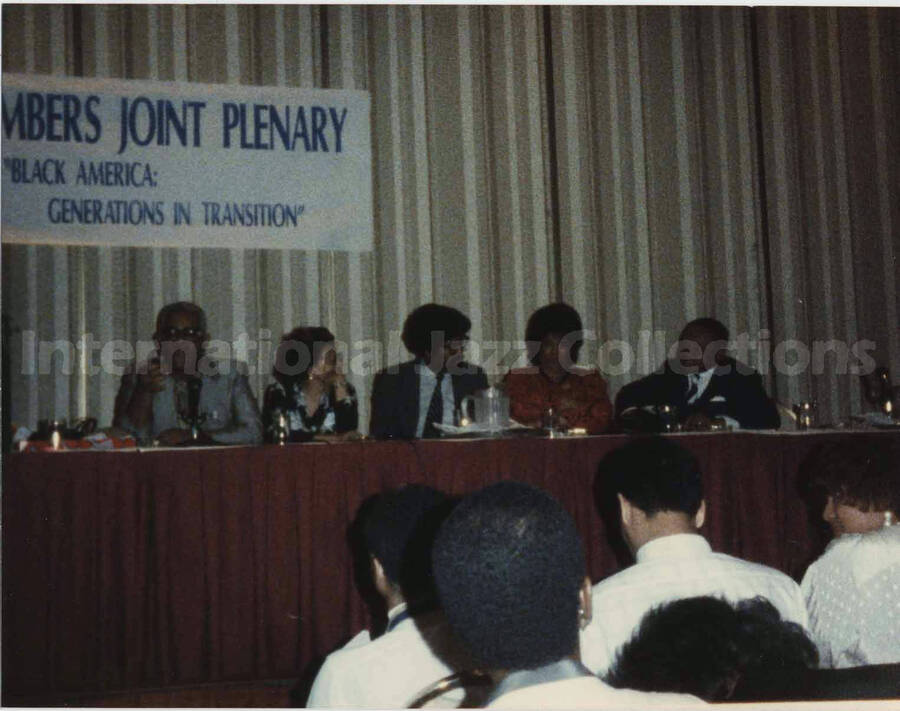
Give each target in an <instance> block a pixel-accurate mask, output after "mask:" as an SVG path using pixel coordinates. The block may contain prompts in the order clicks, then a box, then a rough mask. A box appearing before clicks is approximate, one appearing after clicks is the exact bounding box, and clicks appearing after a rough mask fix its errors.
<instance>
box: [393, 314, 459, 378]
mask: <svg viewBox="0 0 900 711" xmlns="http://www.w3.org/2000/svg"><path fill="white" fill-rule="evenodd" d="M470 328H472V322H471V321H470V320H469V317H468V316H466V315H465V314H464V313H462V312H461V311H458V310H456V309H454V308H452V307H451V306H442V305H441V304H424V305H423V306H419V307H418V308H417V309H414V310H413V311H412V312H411V313H410V314H409V316H407V317H406V320H405V321H404V322H403V333H402V335H401V337H402V339H403V345H405V346H406V348H407V350H409V352H410V353H412V354H413V355H414V356H415V357H416V358H422V359H424V360H425V361H426V362H427V363H428V365H429V367H431V369H432V370H434V371H435V372H437V371H439V370H441V369H442V368H444V367H452V366H453V365H455V364H456V363H458V362H459V361H460V360H461V359H462V356H463V351H464V350H465V347H466V342H467V341H468V339H469V329H470Z"/></svg>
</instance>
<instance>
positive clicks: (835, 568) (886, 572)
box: [801, 525, 900, 667]
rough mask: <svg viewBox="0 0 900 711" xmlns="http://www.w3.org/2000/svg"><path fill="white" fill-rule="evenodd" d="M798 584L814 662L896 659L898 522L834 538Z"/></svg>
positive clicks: (899, 642)
mask: <svg viewBox="0 0 900 711" xmlns="http://www.w3.org/2000/svg"><path fill="white" fill-rule="evenodd" d="M801 588H802V590H803V596H804V598H805V599H806V605H807V608H808V609H809V629H810V633H811V635H812V638H813V641H814V642H815V643H816V646H817V647H818V648H819V666H821V667H855V666H862V665H866V664H889V663H897V662H900V525H894V526H889V527H887V528H882V529H879V530H877V531H872V532H871V533H847V534H844V535H843V536H840V537H839V538H836V539H834V540H833V541H832V542H831V543H830V544H829V545H828V548H826V549H825V552H824V553H823V554H822V556H821V557H820V558H819V559H818V560H816V561H815V562H814V563H813V564H812V565H810V566H809V569H808V570H807V571H806V575H805V576H803V583H802V584H801Z"/></svg>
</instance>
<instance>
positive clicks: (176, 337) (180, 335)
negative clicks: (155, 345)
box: [157, 327, 203, 341]
mask: <svg viewBox="0 0 900 711" xmlns="http://www.w3.org/2000/svg"><path fill="white" fill-rule="evenodd" d="M157 337H158V338H159V339H160V340H161V341H180V340H182V339H189V340H196V339H200V338H203V331H201V330H200V329H199V328H193V327H191V328H164V329H162V331H160V332H159V333H158V334H157Z"/></svg>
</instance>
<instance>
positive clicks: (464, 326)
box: [369, 304, 488, 439]
mask: <svg viewBox="0 0 900 711" xmlns="http://www.w3.org/2000/svg"><path fill="white" fill-rule="evenodd" d="M471 327H472V322H471V321H470V320H469V318H468V317H467V316H466V315H465V314H463V313H461V312H460V311H457V310H456V309H454V308H452V307H450V306H442V305H440V304H425V305H423V306H420V307H418V308H417V309H415V310H414V311H412V313H410V314H409V316H407V317H406V321H405V322H404V323H403V334H402V339H403V344H404V345H405V346H406V348H407V350H409V351H410V353H412V354H413V356H415V357H414V359H413V360H411V361H408V362H406V363H401V364H399V365H392V366H389V367H388V368H386V369H384V370H382V371H380V372H379V373H377V374H376V375H375V381H374V383H373V385H372V419H371V422H370V425H369V433H370V434H371V435H372V436H373V437H376V438H397V439H415V438H418V437H424V438H429V437H437V436H439V435H440V429H439V427H436V425H441V424H449V425H452V424H455V416H456V413H457V410H458V409H459V404H460V401H461V400H462V399H463V398H464V397H465V396H466V395H470V394H471V393H473V392H476V391H477V390H483V389H484V388H486V387H487V386H488V382H487V377H486V376H485V374H484V371H483V370H481V368H479V367H477V366H474V365H470V364H468V363H466V362H465V361H464V360H463V352H464V350H465V347H466V342H467V341H468V340H469V329H470V328H471Z"/></svg>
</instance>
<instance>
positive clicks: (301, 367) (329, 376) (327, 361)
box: [263, 326, 359, 442]
mask: <svg viewBox="0 0 900 711" xmlns="http://www.w3.org/2000/svg"><path fill="white" fill-rule="evenodd" d="M272 375H273V376H274V377H275V381H276V382H274V383H273V384H272V385H270V386H269V387H268V388H267V389H266V395H265V398H264V404H263V424H264V426H265V428H266V432H267V433H268V434H269V439H272V438H273V437H272V430H273V427H274V426H275V425H277V424H278V422H277V418H278V414H279V413H281V414H282V415H284V418H285V422H286V425H287V439H288V441H293V442H298V441H300V442H302V441H305V440H308V439H312V438H313V437H314V436H316V435H320V434H330V435H334V434H336V435H340V434H344V433H349V432H355V431H356V428H357V425H358V422H359V414H358V409H357V402H356V391H355V390H354V389H353V386H352V385H351V384H350V383H348V382H347V379H346V378H345V377H344V374H343V372H342V371H341V369H340V366H339V364H338V359H337V352H336V351H335V348H334V334H332V333H331V331H329V330H328V329H327V328H323V327H321V326H300V327H298V328H295V329H294V330H293V331H291V332H290V333H286V334H284V336H282V338H281V343H279V344H278V350H277V351H276V353H275V366H274V367H273V369H272Z"/></svg>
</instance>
